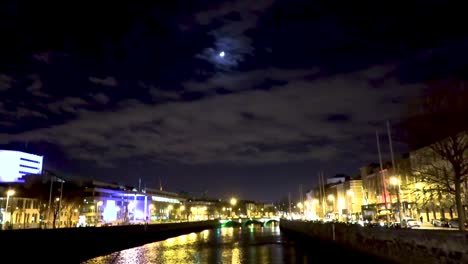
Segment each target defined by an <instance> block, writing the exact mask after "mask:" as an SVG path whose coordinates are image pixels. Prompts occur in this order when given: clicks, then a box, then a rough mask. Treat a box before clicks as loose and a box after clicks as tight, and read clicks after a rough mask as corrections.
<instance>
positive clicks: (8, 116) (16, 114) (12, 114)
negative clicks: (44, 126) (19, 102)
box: [0, 104, 47, 126]
mask: <svg viewBox="0 0 468 264" xmlns="http://www.w3.org/2000/svg"><path fill="white" fill-rule="evenodd" d="M0 116H2V117H3V118H2V119H3V120H2V121H3V122H2V123H1V124H0V125H5V126H12V125H14V122H16V121H17V120H22V119H24V118H43V119H47V116H46V115H45V114H43V113H41V112H39V111H35V110H31V109H28V108H25V107H17V108H16V109H15V110H13V111H9V110H6V109H5V108H4V107H3V105H2V104H0ZM7 120H9V121H7Z"/></svg>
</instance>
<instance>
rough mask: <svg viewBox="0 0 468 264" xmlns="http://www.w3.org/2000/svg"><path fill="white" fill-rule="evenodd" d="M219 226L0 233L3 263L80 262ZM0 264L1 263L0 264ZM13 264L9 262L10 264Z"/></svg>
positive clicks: (212, 223) (186, 224) (189, 224)
mask: <svg viewBox="0 0 468 264" xmlns="http://www.w3.org/2000/svg"><path fill="white" fill-rule="evenodd" d="M217 227H219V221H216V220H213V221H200V222H182V223H170V224H149V225H126V226H109V227H79V228H60V229H22V230H4V231H0V249H1V252H2V255H3V257H2V258H3V259H4V260H9V259H11V260H14V262H15V263H80V262H82V261H85V260H87V259H90V258H93V257H97V256H102V255H106V254H110V253H112V252H116V251H120V250H124V249H128V248H132V247H137V246H141V245H144V244H147V243H151V242H155V241H160V240H164V239H167V238H169V237H175V236H179V235H183V234H188V233H191V232H200V231H203V230H206V229H213V228H217ZM0 263H3V262H2V261H0ZM11 263H13V262H11Z"/></svg>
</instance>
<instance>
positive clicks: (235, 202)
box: [230, 198, 237, 216]
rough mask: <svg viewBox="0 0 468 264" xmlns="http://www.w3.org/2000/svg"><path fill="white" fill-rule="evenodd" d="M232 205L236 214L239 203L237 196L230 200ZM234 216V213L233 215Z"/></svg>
mask: <svg viewBox="0 0 468 264" xmlns="http://www.w3.org/2000/svg"><path fill="white" fill-rule="evenodd" d="M230 203H231V205H232V207H233V208H234V215H235V214H236V211H235V210H236V208H235V207H236V204H237V199H236V198H231V201H230ZM231 212H232V209H231ZM231 216H232V215H231Z"/></svg>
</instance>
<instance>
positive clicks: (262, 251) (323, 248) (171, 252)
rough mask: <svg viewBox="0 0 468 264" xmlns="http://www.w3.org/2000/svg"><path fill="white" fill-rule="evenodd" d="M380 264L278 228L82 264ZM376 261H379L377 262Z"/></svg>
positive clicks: (169, 242) (150, 247) (216, 234)
mask: <svg viewBox="0 0 468 264" xmlns="http://www.w3.org/2000/svg"><path fill="white" fill-rule="evenodd" d="M327 259H328V261H327V263H335V262H336V263H338V262H340V263H349V262H351V263H353V262H355V261H358V262H360V263H383V262H382V261H381V260H376V259H374V258H370V257H368V256H363V255H360V254H357V253H355V252H352V251H348V250H346V249H342V248H337V247H336V246H332V245H330V244H323V243H318V242H311V241H299V240H295V239H294V238H291V237H288V236H286V235H285V234H282V233H281V231H280V229H279V227H250V228H239V227H234V228H233V227H231V228H219V229H214V230H205V231H203V232H200V233H191V234H187V235H182V236H178V237H174V238H169V239H166V240H164V241H159V242H154V243H150V244H146V245H144V246H140V247H136V248H131V249H127V250H122V251H119V252H115V253H112V254H109V255H106V256H101V257H97V258H94V259H90V260H88V261H86V262H84V263H85V264H111V263H112V264H124V263H125V264H132V263H135V264H136V263H138V264H147V263H150V264H163V263H164V264H167V263H174V264H188V263H262V264H263V263H324V262H323V261H324V260H327ZM376 261H378V262H376Z"/></svg>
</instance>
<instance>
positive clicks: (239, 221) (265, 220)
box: [219, 217, 279, 227]
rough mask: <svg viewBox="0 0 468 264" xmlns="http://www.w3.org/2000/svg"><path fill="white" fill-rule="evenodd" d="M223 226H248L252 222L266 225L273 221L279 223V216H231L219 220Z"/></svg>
mask: <svg viewBox="0 0 468 264" xmlns="http://www.w3.org/2000/svg"><path fill="white" fill-rule="evenodd" d="M219 223H220V225H221V227H228V226H243V227H245V226H248V225H250V224H260V225H262V226H264V227H266V226H268V224H271V223H279V217H261V218H229V219H222V220H219Z"/></svg>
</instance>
